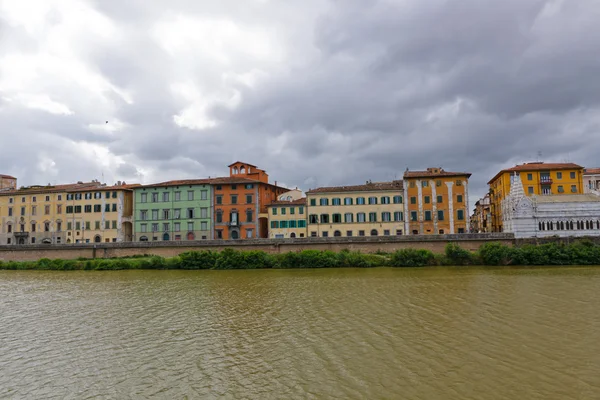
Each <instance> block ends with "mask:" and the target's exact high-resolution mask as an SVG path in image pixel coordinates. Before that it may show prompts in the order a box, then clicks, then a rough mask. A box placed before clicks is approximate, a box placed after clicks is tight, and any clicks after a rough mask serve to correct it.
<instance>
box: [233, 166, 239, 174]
mask: <svg viewBox="0 0 600 400" xmlns="http://www.w3.org/2000/svg"><path fill="white" fill-rule="evenodd" d="M238 172H239V171H238V168H237V167H233V174H234V175H237V174H238Z"/></svg>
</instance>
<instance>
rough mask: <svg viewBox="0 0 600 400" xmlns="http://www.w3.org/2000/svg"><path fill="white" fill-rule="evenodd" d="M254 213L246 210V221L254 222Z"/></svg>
mask: <svg viewBox="0 0 600 400" xmlns="http://www.w3.org/2000/svg"><path fill="white" fill-rule="evenodd" d="M253 214H254V213H253V212H252V211H246V222H252V215H253Z"/></svg>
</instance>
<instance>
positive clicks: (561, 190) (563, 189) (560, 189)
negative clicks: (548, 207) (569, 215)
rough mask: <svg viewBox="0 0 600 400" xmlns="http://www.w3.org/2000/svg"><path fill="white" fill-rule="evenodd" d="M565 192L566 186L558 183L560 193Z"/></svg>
mask: <svg viewBox="0 0 600 400" xmlns="http://www.w3.org/2000/svg"><path fill="white" fill-rule="evenodd" d="M564 192H565V188H563V186H562V185H558V193H564Z"/></svg>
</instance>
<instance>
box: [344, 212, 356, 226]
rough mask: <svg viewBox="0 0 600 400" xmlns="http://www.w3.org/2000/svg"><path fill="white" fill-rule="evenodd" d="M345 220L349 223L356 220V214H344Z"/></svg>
mask: <svg viewBox="0 0 600 400" xmlns="http://www.w3.org/2000/svg"><path fill="white" fill-rule="evenodd" d="M344 222H345V223H347V224H348V223H352V222H354V214H352V213H346V214H344Z"/></svg>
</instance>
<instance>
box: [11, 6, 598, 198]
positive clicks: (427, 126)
mask: <svg viewBox="0 0 600 400" xmlns="http://www.w3.org/2000/svg"><path fill="white" fill-rule="evenodd" d="M82 4H89V5H90V6H91V7H93V8H90V10H94V9H95V10H96V13H97V14H89V15H86V18H89V21H88V22H86V23H85V24H84V25H82V26H76V27H75V28H73V29H72V30H68V29H67V31H68V32H70V33H69V36H65V37H64V38H62V40H63V41H64V43H66V48H67V49H73V54H71V53H69V52H68V51H67V52H64V53H61V57H63V59H64V60H66V61H65V62H66V64H65V66H66V67H68V66H69V65H72V63H73V62H75V61H77V62H80V63H82V65H84V66H85V68H86V71H87V72H86V74H83V73H81V71H80V70H78V69H73V71H74V72H73V73H74V74H75V78H77V79H79V81H77V82H78V83H77V85H73V84H72V82H70V81H69V80H68V79H66V80H65V78H64V77H63V79H62V80H60V79H57V80H56V81H55V80H53V79H52V75H48V77H47V78H46V80H45V81H43V82H44V85H43V87H42V88H37V87H23V88H22V90H18V87H13V86H14V85H13V86H11V84H10V83H11V82H15V81H17V80H18V79H19V73H20V69H19V68H17V67H15V68H13V69H5V71H8V72H7V73H12V74H15V77H14V78H8V79H7V80H5V81H3V80H2V76H0V122H1V123H2V126H3V127H4V128H3V133H2V136H0V143H2V145H3V146H4V147H6V146H9V147H10V148H12V149H14V154H19V153H27V152H28V154H29V155H30V157H28V158H27V159H26V160H27V161H25V159H24V158H21V157H17V156H14V157H13V156H8V157H6V158H3V159H2V161H1V163H0V165H1V166H2V171H0V172H5V173H12V174H18V175H19V177H20V178H22V180H25V181H27V183H34V182H30V181H32V180H35V179H41V180H42V181H43V180H44V179H45V180H47V179H46V178H45V176H46V175H49V176H52V177H53V179H54V178H56V179H58V180H65V181H66V180H73V179H85V178H87V177H82V176H81V175H82V174H87V175H89V176H90V177H97V176H98V173H99V172H98V171H100V173H105V174H106V175H107V176H109V177H110V179H112V180H117V179H121V180H123V179H125V180H127V181H128V182H129V181H132V180H136V179H137V180H143V181H146V182H148V181H159V180H164V179H175V178H178V177H182V178H184V177H194V176H209V175H210V176H215V175H224V174H226V173H227V172H228V170H227V167H226V166H227V164H229V163H230V162H232V161H235V160H237V159H242V160H245V161H248V162H251V163H253V164H256V165H258V166H260V167H261V168H265V169H266V170H267V171H268V172H269V173H270V176H271V178H272V180H278V181H279V182H284V183H285V184H287V185H289V186H292V187H293V186H300V187H301V188H304V189H308V188H309V187H315V186H319V185H330V184H353V183H360V182H363V181H364V180H367V179H373V180H383V179H395V178H400V177H401V176H402V173H403V172H404V170H405V169H406V168H407V167H408V168H410V169H422V168H426V167H429V166H441V167H444V168H446V169H447V170H461V171H468V172H473V177H472V185H471V200H474V199H475V198H476V197H479V196H482V195H483V194H484V193H485V192H486V182H487V181H488V180H489V179H490V178H491V177H492V176H493V175H494V174H495V173H496V172H497V171H498V170H499V169H501V168H503V167H507V166H511V165H513V164H515V163H520V162H525V161H531V160H535V159H537V158H538V157H539V155H538V152H541V153H542V158H543V159H546V160H548V161H565V160H568V161H573V162H577V163H580V164H582V165H584V166H595V164H597V163H598V162H597V156H596V153H597V146H594V145H593V144H594V143H595V141H596V139H595V138H596V135H597V132H598V130H599V128H600V114H599V110H600V107H599V102H600V80H598V79H597V78H596V77H597V76H598V74H599V73H600V61H599V60H598V56H597V49H598V48H600V32H599V31H600V28H599V27H598V24H597V21H598V20H600V6H599V5H598V4H597V2H596V1H593V0H580V1H576V2H573V1H558V0H505V1H502V2H492V3H490V2H482V1H478V0H455V1H446V0H444V1H441V0H432V1H427V2H425V1H416V0H404V1H400V0H398V1H394V0H387V1H366V0H344V1H325V0H322V1H321V0H312V1H306V2H302V4H300V3H298V4H296V3H293V2H285V3H284V2H269V1H259V0H255V1H247V2H243V3H240V2H239V1H233V0H232V1H221V2H208V1H185V0H173V1H170V2H169V3H168V5H165V4H164V3H160V2H148V1H141V0H132V1H128V2H125V3H123V2H117V1H93V2H91V1H90V2H82ZM63 11H64V10H59V9H58V8H57V9H55V10H52V11H51V12H48V16H46V17H45V18H43V21H44V23H43V24H42V25H43V26H44V29H51V27H53V26H61V27H62V26H63V25H64V26H69V27H70V26H71V25H68V24H66V25H65V23H66V22H68V21H71V20H72V19H73V18H71V20H70V19H69V18H70V17H69V15H68V14H65V13H64V12H63ZM5 14H6V15H9V16H10V15H11V14H10V13H5ZM32 18H33V17H32ZM104 19H105V20H104ZM7 21H10V22H7ZM65 21H66V22H65ZM106 21H108V22H106ZM21 22H23V21H21ZM61 24H63V25H61ZM94 24H96V25H94ZM88 25H89V27H90V28H89V29H88ZM31 26H35V25H31ZM31 26H28V25H27V24H25V23H24V22H23V23H21V24H19V23H15V21H14V20H11V19H10V18H8V17H7V18H4V19H3V18H0V33H2V36H1V38H0V58H4V57H12V56H14V55H15V54H28V55H32V56H36V55H37V54H39V56H40V57H46V58H45V59H48V60H50V61H52V60H53V59H52V58H48V54H51V55H52V54H54V53H53V52H56V51H59V50H60V49H61V48H60V46H58V47H57V48H58V50H56V49H55V48H54V47H53V46H54V45H57V42H52V43H51V45H52V46H51V45H49V44H48V42H44V34H45V31H43V30H42V31H41V32H38V31H36V30H35V29H32V28H31ZM95 26H98V28H94V27H95ZM69 29H70V28H69ZM94 29H95V30H94ZM61 32H62V31H61ZM105 32H108V33H105ZM46 35H47V34H46ZM60 39H61V38H60V37H59V36H57V38H56V40H57V41H59V40H60ZM71 45H72V46H71ZM65 54H66V55H65ZM13 61H14V60H13ZM6 65H9V66H10V65H12V64H10V63H9V64H6ZM15 65H17V64H15ZM7 68H8V67H7ZM23 68H24V71H25V72H27V67H26V66H24V67H23ZM2 71H3V70H1V69H0V73H1V72H2ZM50 72H52V73H56V71H54V70H52V71H50ZM37 73H39V74H42V72H39V71H37ZM94 74H95V75H94ZM23 76H24V77H27V76H28V75H26V74H25V75H23ZM93 76H97V77H100V78H97V77H96V78H94V77H93ZM86 79H87V80H89V82H90V84H89V87H88V86H87V85H86V84H85V83H84V82H86ZM102 79H103V81H102ZM22 81H23V82H27V79H26V78H22ZM38 89H39V90H38ZM19 92H22V93H23V94H24V96H20V97H19V96H18V94H19ZM40 94H46V95H47V98H43V97H40ZM27 96H29V97H27ZM36 96H37V97H36ZM65 110H69V111H70V113H67V112H66V111H65ZM105 120H109V124H108V125H107V126H102V123H104V122H105ZM9 132H10V133H9ZM15 132H18V135H19V137H18V138H15V137H14V136H13V135H15ZM44 141H46V142H44ZM32 143H35V146H34V147H32ZM78 154H86V155H87V156H86V157H87V159H86V158H85V157H78V156H77V155H78ZM90 157H91V159H90ZM45 174H46V175H45ZM76 175H77V176H76Z"/></svg>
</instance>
